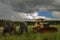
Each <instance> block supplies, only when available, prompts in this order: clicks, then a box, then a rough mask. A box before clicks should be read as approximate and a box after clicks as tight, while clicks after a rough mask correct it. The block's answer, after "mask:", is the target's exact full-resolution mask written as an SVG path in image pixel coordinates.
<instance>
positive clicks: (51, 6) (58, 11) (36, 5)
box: [0, 0, 60, 20]
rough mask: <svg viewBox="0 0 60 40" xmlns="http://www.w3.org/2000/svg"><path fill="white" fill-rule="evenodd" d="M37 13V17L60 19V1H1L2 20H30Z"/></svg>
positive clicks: (0, 13) (0, 16) (0, 17)
mask: <svg viewBox="0 0 60 40" xmlns="http://www.w3.org/2000/svg"><path fill="white" fill-rule="evenodd" d="M41 10H42V11H43V12H41ZM48 10H49V12H45V11H48ZM35 11H36V12H37V14H39V15H37V16H43V17H46V18H55V19H60V0H0V19H13V20H21V19H22V20H23V19H28V18H26V17H27V15H28V16H29V17H30V18H32V17H33V16H32V15H31V14H35ZM23 16H24V17H23Z"/></svg>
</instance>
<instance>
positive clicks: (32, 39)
mask: <svg viewBox="0 0 60 40" xmlns="http://www.w3.org/2000/svg"><path fill="white" fill-rule="evenodd" d="M55 26H56V28H57V29H58V32H57V33H48V32H47V33H44V34H42V33H34V32H33V30H32V28H33V27H34V26H28V31H29V33H28V34H26V33H25V32H24V33H23V34H22V35H18V33H19V28H17V34H12V35H9V34H7V35H6V36H3V35H1V34H0V40H60V25H55Z"/></svg>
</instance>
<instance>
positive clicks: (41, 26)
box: [33, 18, 57, 33]
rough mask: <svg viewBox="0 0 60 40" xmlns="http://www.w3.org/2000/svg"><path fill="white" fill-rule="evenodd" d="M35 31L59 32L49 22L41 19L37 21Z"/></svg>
mask: <svg viewBox="0 0 60 40" xmlns="http://www.w3.org/2000/svg"><path fill="white" fill-rule="evenodd" d="M33 31H34V32H38V33H46V32H50V33H54V32H57V28H56V27H54V26H50V24H49V23H48V21H44V19H42V18H40V19H36V20H35V27H34V28H33Z"/></svg>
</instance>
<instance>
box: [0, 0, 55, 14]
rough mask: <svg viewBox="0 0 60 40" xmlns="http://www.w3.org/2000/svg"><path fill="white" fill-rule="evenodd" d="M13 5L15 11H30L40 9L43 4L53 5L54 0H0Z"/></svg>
mask: <svg viewBox="0 0 60 40" xmlns="http://www.w3.org/2000/svg"><path fill="white" fill-rule="evenodd" d="M0 1H2V2H3V3H6V4H8V5H11V6H12V7H13V10H14V11H18V12H26V13H30V12H33V11H38V9H39V7H40V6H41V5H44V6H50V5H53V2H54V0H0Z"/></svg>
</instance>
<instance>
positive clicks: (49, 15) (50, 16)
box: [38, 11, 54, 18]
mask: <svg viewBox="0 0 60 40" xmlns="http://www.w3.org/2000/svg"><path fill="white" fill-rule="evenodd" d="M38 16H45V17H47V18H54V16H53V15H52V11H40V12H38Z"/></svg>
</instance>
